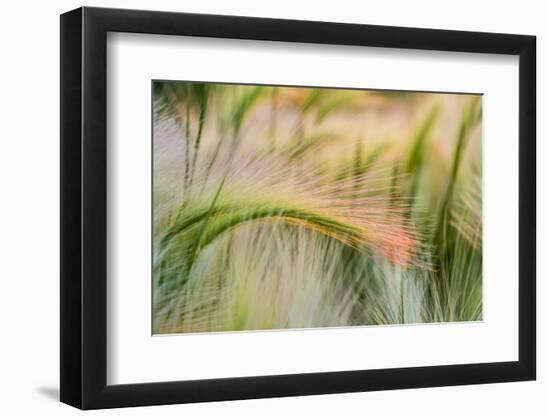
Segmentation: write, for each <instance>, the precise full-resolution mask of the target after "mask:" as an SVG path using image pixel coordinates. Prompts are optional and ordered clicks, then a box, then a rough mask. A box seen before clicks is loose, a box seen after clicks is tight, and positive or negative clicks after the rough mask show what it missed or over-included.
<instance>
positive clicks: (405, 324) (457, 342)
mask: <svg viewBox="0 0 550 417" xmlns="http://www.w3.org/2000/svg"><path fill="white" fill-rule="evenodd" d="M535 103H536V99H535V37H533V36H526V35H509V34H494V33H477V32H460V31H448V30H432V29H415V28H402V27H387V26H372V25H357V24H341V23H327V22H311V21H293V20H277V19H265V18H252V17H236V16H214V15H197V14H185V13H168V12H151V11H136V10H116V9H100V8H87V7H85V8H80V9H77V10H74V11H71V12H68V13H65V14H63V15H62V16H61V401H63V402H65V403H67V404H70V405H73V406H75V407H79V408H82V409H93V408H111V407H125V406H140V405H155V404H174V403H186V402H200V401H218V400H236V399H247V398H263V397H277V396H297V395H313V394H326V393H342V392H353V391H374V390H387V389H400V388H419V387H434V386H445V385H462V384H481V383H496V382H506V381H524V380H533V379H535V375H536V350H535V346H536V340H535V339H536V330H535V329H536V317H535V298H536V297H535V287H536V285H535V278H536V267H535V256H536V255H535V254H536V223H535V222H536V191H535V189H536V187H535V178H536V176H535V172H536V145H535Z"/></svg>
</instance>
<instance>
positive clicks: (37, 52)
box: [0, 0, 550, 417]
mask: <svg viewBox="0 0 550 417" xmlns="http://www.w3.org/2000/svg"><path fill="white" fill-rule="evenodd" d="M82 4H83V3H82V2H80V1H76V0H59V1H57V2H55V3H52V2H39V1H28V2H19V3H17V2H9V3H6V4H5V5H3V6H4V7H3V10H2V23H3V24H2V25H1V27H0V31H1V34H2V36H1V37H0V39H1V40H0V43H1V46H2V52H3V54H2V58H3V59H2V66H1V67H0V72H1V74H2V79H3V80H4V81H6V82H5V84H4V88H3V92H4V94H3V100H2V101H1V102H0V114H1V115H2V116H1V117H2V119H1V120H2V122H3V127H4V128H3V130H2V132H3V136H2V137H3V141H2V144H3V145H2V146H3V148H2V152H1V153H0V158H1V161H2V162H1V163H0V174H1V175H0V181H1V185H2V190H3V194H2V196H3V200H2V202H3V204H2V205H1V206H0V213H1V215H0V227H1V230H2V239H1V241H0V245H1V252H0V253H1V254H2V258H1V259H2V261H3V262H2V266H3V268H2V278H3V297H2V302H1V303H0V313H1V314H0V317H1V319H0V320H1V321H0V322H1V324H2V344H1V345H0V352H1V353H2V354H1V355H0V367H1V369H2V380H1V382H0V389H1V392H2V394H3V395H2V403H1V405H0V410H1V412H2V414H3V415H8V416H18V415H39V414H41V415H54V416H76V415H82V413H81V412H80V411H78V410H76V409H73V408H71V407H69V406H66V405H63V404H59V403H58V402H57V397H58V395H59V385H58V383H59V361H58V355H59V321H58V317H59V287H58V284H59V249H58V247H59V222H58V221H57V218H58V213H59V148H58V143H59V142H58V141H59V106H58V104H59V101H58V100H59V14H60V13H62V12H65V11H67V10H70V9H73V8H76V7H79V6H81V5H82ZM86 4H87V5H89V6H103V7H125V8H140V9H158V10H169V11H181V12H183V11H188V12H197V13H220V14H241V15H250V16H265V17H279V18H294V19H312V20H326V21H341V22H350V23H351V22H353V23H371V24H382V25H398V26H418V27H430V28H441V29H457V30H473V31H479V30H480V31H489V32H490V31H493V32H509V33H524V34H531V35H537V38H538V39H537V50H538V56H537V61H538V63H537V68H538V69H537V74H538V83H537V94H538V110H537V113H538V118H537V124H538V129H537V133H538V141H539V149H538V160H539V164H538V168H539V182H538V184H539V185H538V192H539V200H538V201H539V207H538V208H539V215H540V218H539V223H538V227H539V229H538V233H539V246H538V255H539V256H538V260H539V262H538V267H539V268H538V276H539V285H538V300H539V303H538V305H537V307H538V313H539V320H538V348H539V361H538V381H536V382H527V383H507V384H493V385H479V386H462V387H442V388H431V389H415V390H401V391H386V392H369V393H354V394H339V395H323V396H313V397H297V398H277V399H269V400H254V401H237V402H231V403H210V404H190V405H180V406H166V407H145V408H136V409H120V410H105V411H96V412H88V414H89V415H94V416H96V415H97V416H181V415H182V414H187V415H192V416H219V415H222V414H223V415H224V416H239V417H242V416H260V415H261V416H268V415H269V416H280V415H296V414H304V415H305V414H308V413H309V414H312V413H314V414H316V415H323V416H333V415H342V414H368V415H405V416H437V417H440V416H441V415H442V414H444V415H446V416H460V417H463V416H473V415H499V416H520V415H529V416H541V417H545V416H548V415H549V413H550V404H549V402H548V391H549V390H550V361H549V359H548V355H547V353H546V352H548V351H549V350H550V326H549V325H548V321H549V317H550V303H548V302H543V301H544V300H546V299H547V298H548V297H550V285H549V283H548V278H547V277H549V276H550V264H549V263H548V262H545V258H547V257H548V253H549V251H550V221H549V220H548V217H547V216H546V217H545V216H544V215H543V213H547V212H550V191H549V189H548V184H549V182H550V165H549V164H543V163H542V161H547V160H550V147H549V146H548V143H547V141H546V140H544V139H546V138H548V137H550V122H548V120H547V118H545V117H543V116H545V115H546V114H548V112H549V111H550V104H549V98H550V83H549V82H548V79H547V77H545V74H548V72H549V69H550V26H549V25H548V19H547V15H548V12H547V7H546V4H545V3H544V2H541V1H538V0H525V1H522V2H506V1H496V0H492V1H486V2H479V1H475V0H463V1H461V2H450V3H449V2H447V3H443V2H440V1H435V0H418V1H415V2H410V1H405V0H397V1H391V2H377V3H368V2H357V1H352V0H340V1H338V2H315V3H313V2H307V1H296V0H280V1H278V2H258V1H254V0H233V1H231V2H227V1H220V0H202V1H200V2H182V1H179V0H177V1H176V0H156V1H147V0H120V1H113V0H89V1H87V2H86ZM403 348H406V346H404V347H403Z"/></svg>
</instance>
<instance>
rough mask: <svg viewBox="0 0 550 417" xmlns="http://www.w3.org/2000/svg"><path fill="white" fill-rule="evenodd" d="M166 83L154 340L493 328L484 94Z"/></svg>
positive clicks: (158, 146) (156, 166) (156, 211)
mask: <svg viewBox="0 0 550 417" xmlns="http://www.w3.org/2000/svg"><path fill="white" fill-rule="evenodd" d="M153 87H154V88H153V103H152V107H153V109H152V111H153V216H154V218H153V239H154V241H153V333H155V334H170V333H198V332H223V331H239V330H268V329H291V328H316V327H334V326H364V325H387V324H409V323H433V322H452V321H475V320H480V319H482V130H481V126H482V97H481V96H479V95H474V94H472V95H468V94H443V93H421V92H400V91H377V90H347V89H335V88H302V87H282V86H244V85H232V84H213V83H198V82H176V81H154V82H153Z"/></svg>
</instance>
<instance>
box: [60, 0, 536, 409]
mask: <svg viewBox="0 0 550 417" xmlns="http://www.w3.org/2000/svg"><path fill="white" fill-rule="evenodd" d="M108 32H131V33H147V34H162V35H174V36H178V35H185V36H198V37H214V38H234V39H252V40H265V41H285V42H304V43H316V44H332V45H356V46H370V47H382V48H403V49H420V50H439V51H456V52H476V53H489V54H507V55H516V56H519V103H518V111H519V132H518V138H519V154H518V158H519V242H518V248H519V271H518V273H519V292H518V299H519V329H518V330H519V347H518V348H519V350H518V352H519V358H518V361H512V362H495V363H476V364H466V365H445V366H423V367H411V368H397V369H375V370H357V371H343V372H325V373H308V374H292V375H273V376H255V377H239V378H225V379H209V380H198V381H176V382H161V383H141V384H128V385H111V386H110V385H107V383H106V381H107V379H106V376H107V303H106V300H107V252H106V247H107V134H106V127H107V111H106V95H107V91H106V90H107V87H106V85H107V83H106V76H107V73H106V60H107V54H106V46H107V42H106V39H107V33H108ZM535 54H536V38H535V37H534V36H525V35H510V34H495V33H481V32H462V31H449V30H432V29H416V28H403V27H388V26H372V25H358V24H341V23H324V22H312V21H295V20H279V19H265V18H252V17H236V16H217V15H200V14H185V13H170V12H152V11H136V10H120V9H102V8H88V7H84V8H79V9H77V10H73V11H70V12H68V13H65V14H63V15H61V53H60V57H61V310H60V314H61V401H62V402H64V403H67V404H70V405H72V406H75V407H78V408H82V409H95V408H111V407H124V406H143V405H156V404H174V403H189V402H201V401H218V400H238V399H249V398H263V397H282V396H298V395H313V394H327V393H343V392H357V391H376V390H388V389H402V388H421V387H434V386H449V385H464V384H482V383H496V382H507V381H525V380H534V379H535V376H536V314H535V310H536V305H535V301H536V296H535V293H536V262H535V261H536V141H535V117H536V115H535V108H536V98H535V94H536V92H535V87H536V84H535V83H536V81H535V79H536V77H535V75H536V74H535V67H536V65H535V61H536V56H535ZM144 308H147V307H145V306H144Z"/></svg>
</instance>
